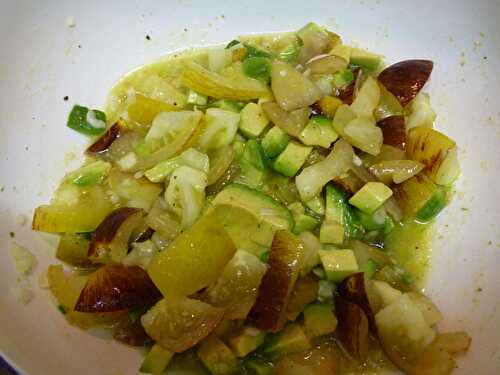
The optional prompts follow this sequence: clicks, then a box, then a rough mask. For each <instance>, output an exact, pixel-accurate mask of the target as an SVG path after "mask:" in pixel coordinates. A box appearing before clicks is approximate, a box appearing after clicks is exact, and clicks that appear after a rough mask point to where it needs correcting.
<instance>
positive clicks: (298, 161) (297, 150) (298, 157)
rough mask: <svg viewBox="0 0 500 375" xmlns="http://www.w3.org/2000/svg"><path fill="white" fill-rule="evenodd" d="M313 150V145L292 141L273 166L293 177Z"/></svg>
mask: <svg viewBox="0 0 500 375" xmlns="http://www.w3.org/2000/svg"><path fill="white" fill-rule="evenodd" d="M311 151H312V147H307V146H302V145H301V144H299V143H297V142H290V143H289V144H288V145H287V146H286V148H285V150H284V151H283V152H282V153H281V154H280V155H279V156H278V157H277V158H276V160H275V161H274V164H273V168H274V170H275V171H276V172H279V173H281V174H282V175H285V176H287V177H293V176H295V175H296V174H297V172H298V171H299V169H300V167H302V165H303V164H304V163H305V161H306V159H307V157H308V156H309V154H310V153H311Z"/></svg>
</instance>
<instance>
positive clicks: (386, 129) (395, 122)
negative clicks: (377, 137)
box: [377, 116, 406, 150]
mask: <svg viewBox="0 0 500 375" xmlns="http://www.w3.org/2000/svg"><path fill="white" fill-rule="evenodd" d="M377 126H378V127H379V128H380V129H382V134H383V135H384V144H386V145H390V146H394V147H397V148H400V149H401V150H404V149H405V147H406V127H405V118H404V116H390V117H386V118H385V119H383V120H380V121H379V122H377Z"/></svg>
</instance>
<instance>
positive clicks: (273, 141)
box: [262, 126, 290, 158]
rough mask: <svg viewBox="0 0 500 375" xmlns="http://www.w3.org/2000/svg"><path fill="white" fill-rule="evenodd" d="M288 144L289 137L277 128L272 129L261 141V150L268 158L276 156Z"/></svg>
mask: <svg viewBox="0 0 500 375" xmlns="http://www.w3.org/2000/svg"><path fill="white" fill-rule="evenodd" d="M288 142H290V136H289V135H288V134H286V133H285V132H284V131H283V130H281V128H279V127H278V126H274V127H272V128H271V129H270V130H269V131H268V132H267V133H266V135H265V136H264V138H263V139H262V148H263V149H264V152H265V154H266V155H267V157H269V158H274V157H275V156H278V155H279V154H280V153H281V152H282V151H283V150H284V149H285V148H286V146H287V144H288Z"/></svg>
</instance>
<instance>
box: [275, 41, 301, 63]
mask: <svg viewBox="0 0 500 375" xmlns="http://www.w3.org/2000/svg"><path fill="white" fill-rule="evenodd" d="M302 45H303V43H302V40H300V39H299V38H297V39H296V40H294V41H293V42H292V43H290V44H289V45H288V46H286V47H285V48H283V49H282V50H281V51H280V53H279V54H278V58H279V59H280V60H281V61H285V62H288V63H294V62H296V61H297V59H298V57H299V54H300V50H301V49H302Z"/></svg>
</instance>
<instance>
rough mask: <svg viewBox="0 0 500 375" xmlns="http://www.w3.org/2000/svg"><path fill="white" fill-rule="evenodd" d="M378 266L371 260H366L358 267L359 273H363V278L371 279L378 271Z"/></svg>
mask: <svg viewBox="0 0 500 375" xmlns="http://www.w3.org/2000/svg"><path fill="white" fill-rule="evenodd" d="M379 268H380V265H379V264H378V263H377V262H375V261H374V260H373V259H368V260H367V261H366V262H364V263H363V264H362V265H361V266H360V267H359V271H360V272H364V273H365V276H366V277H368V278H369V279H371V278H372V277H373V275H375V273H376V272H377V271H378V270H379Z"/></svg>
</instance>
